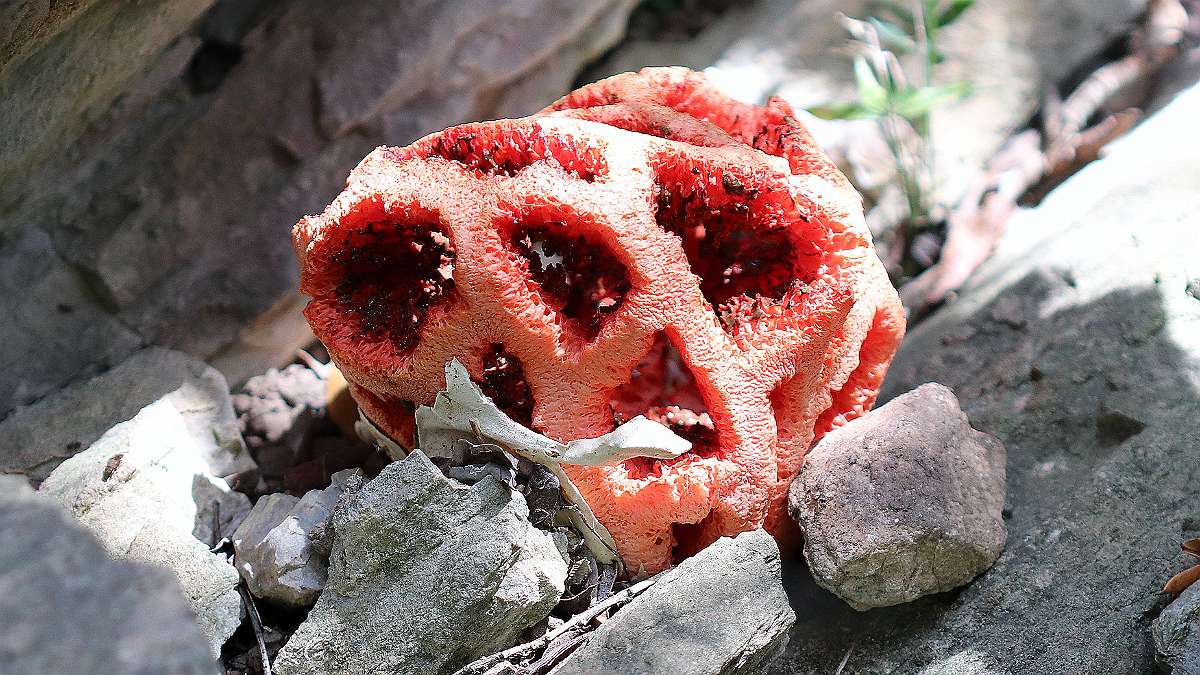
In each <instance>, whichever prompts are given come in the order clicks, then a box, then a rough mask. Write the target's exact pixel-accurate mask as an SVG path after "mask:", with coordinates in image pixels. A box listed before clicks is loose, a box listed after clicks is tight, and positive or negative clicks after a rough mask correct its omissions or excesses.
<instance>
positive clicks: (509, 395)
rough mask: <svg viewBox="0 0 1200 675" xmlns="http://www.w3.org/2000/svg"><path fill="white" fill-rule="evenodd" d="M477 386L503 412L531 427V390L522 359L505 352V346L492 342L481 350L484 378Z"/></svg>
mask: <svg viewBox="0 0 1200 675" xmlns="http://www.w3.org/2000/svg"><path fill="white" fill-rule="evenodd" d="M478 384H479V388H480V389H482V390H483V393H484V394H485V395H487V397H488V398H490V399H492V401H493V402H494V403H495V404H496V407H498V408H500V409H501V410H503V411H504V414H506V415H508V416H509V417H511V418H512V419H513V420H515V421H517V422H520V423H521V424H524V425H525V426H527V427H531V426H533V393H532V392H531V391H530V389H529V382H528V381H527V380H526V379H525V369H524V368H523V367H522V366H521V361H520V359H518V358H517V357H515V356H513V355H512V354H510V353H508V352H506V351H504V345H498V344H494V345H491V346H490V347H488V348H487V350H486V351H484V353H483V379H481V380H480V381H479V383H478Z"/></svg>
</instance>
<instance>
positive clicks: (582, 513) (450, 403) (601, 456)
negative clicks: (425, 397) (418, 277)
mask: <svg viewBox="0 0 1200 675" xmlns="http://www.w3.org/2000/svg"><path fill="white" fill-rule="evenodd" d="M416 424H417V445H418V446H420V447H421V448H422V449H424V450H425V451H426V452H427V453H430V452H434V453H441V452H446V451H448V450H449V449H450V448H451V446H452V445H453V444H454V443H455V442H457V441H459V440H461V439H466V440H468V441H471V442H474V443H483V442H488V443H495V444H497V445H499V446H501V447H503V448H506V449H507V450H509V451H511V452H512V453H514V454H517V455H520V456H522V457H524V458H526V459H528V460H530V461H532V462H537V463H538V464H541V465H543V466H545V467H546V468H548V469H549V470H550V471H552V472H553V473H554V475H555V476H556V477H557V478H558V481H559V484H560V486H561V488H562V493H563V497H564V499H566V501H567V502H568V503H569V504H570V506H571V508H570V509H569V511H568V514H569V517H570V518H571V520H572V524H573V525H574V526H575V528H576V529H577V530H579V533H580V534H581V535H582V536H583V538H584V541H585V542H586V543H587V546H588V550H589V551H590V552H591V553H592V555H593V556H594V557H595V558H596V560H597V561H598V562H600V563H602V564H612V565H617V566H620V564H621V557H620V555H619V554H618V552H617V547H616V543H615V542H614V541H613V538H612V535H611V534H610V533H609V532H608V530H607V529H606V528H605V527H604V525H603V524H601V523H600V521H599V520H598V519H597V518H596V515H595V513H593V512H592V509H591V508H590V507H589V506H588V504H587V501H585V500H584V498H583V495H582V494H580V493H579V490H578V489H577V488H576V487H575V485H574V484H573V483H572V482H571V479H570V478H568V477H567V474H566V472H564V471H563V470H562V467H561V466H559V465H560V464H563V463H568V464H581V465H586V466H605V465H612V464H617V463H619V462H622V461H624V460H626V459H630V458H632V457H654V458H659V459H670V458H673V457H678V456H679V455H680V454H682V453H684V452H687V451H688V450H689V449H690V448H691V447H692V445H691V443H689V442H688V441H687V440H685V439H683V438H681V437H680V436H678V435H677V434H676V433H675V432H673V431H671V430H670V429H668V428H667V427H665V426H663V425H662V424H659V423H658V422H654V421H652V420H649V419H646V418H645V417H642V416H640V415H639V416H638V417H636V418H634V419H633V420H630V421H629V422H627V423H625V424H623V425H621V426H620V427H617V428H616V429H615V430H613V431H611V432H609V433H607V434H605V435H603V436H600V437H598V438H589V439H580V440H575V441H571V442H570V443H566V444H563V443H560V442H558V441H556V440H554V439H552V438H548V437H546V436H543V435H542V434H539V433H537V432H536V431H534V430H532V429H530V428H528V427H526V426H524V425H522V424H520V423H518V422H516V421H514V420H513V419H512V418H510V417H509V416H508V415H506V414H504V412H503V411H502V410H500V409H499V408H498V407H496V404H495V403H493V402H492V400H491V399H490V398H488V397H487V396H485V395H484V394H483V391H482V390H481V389H480V388H479V386H478V385H476V384H475V383H474V382H472V381H471V376H470V374H469V373H467V369H466V368H465V367H463V365H462V364H461V363H459V361H458V360H457V359H452V360H451V361H450V362H449V363H447V364H446V389H445V390H444V391H442V392H439V393H438V395H437V398H436V399H434V402H433V405H432V406H420V407H418V408H417V411H416Z"/></svg>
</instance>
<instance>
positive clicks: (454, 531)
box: [275, 452, 567, 675]
mask: <svg viewBox="0 0 1200 675" xmlns="http://www.w3.org/2000/svg"><path fill="white" fill-rule="evenodd" d="M333 526H334V539H333V552H332V554H331V556H330V568H329V580H328V582H327V584H326V586H325V590H324V591H323V592H322V593H321V597H320V599H318V600H317V604H316V606H315V607H313V609H312V611H311V612H309V615H308V619H306V620H305V622H304V623H303V624H301V625H300V628H299V629H298V630H297V631H296V633H295V634H294V635H293V636H292V638H291V640H290V641H289V642H288V643H287V644H286V645H285V646H284V648H283V649H282V650H281V651H280V652H279V656H278V659H277V660H276V662H275V669H276V672H279V673H282V674H284V675H287V674H290V673H323V672H334V671H336V672H343V673H369V672H380V671H386V672H389V673H451V672H453V671H454V670H455V669H457V668H459V667H461V666H463V665H465V664H466V663H469V662H470V661H473V660H474V659H476V658H478V657H480V656H483V655H485V654H490V653H492V652H494V651H498V650H499V649H502V648H504V647H506V646H508V645H509V644H511V643H513V642H515V641H516V639H517V637H518V636H519V635H520V634H521V632H522V631H523V630H525V629H526V628H528V627H529V626H532V625H533V624H535V623H537V622H538V621H541V620H542V619H544V618H545V617H546V616H547V615H548V614H549V613H550V610H551V609H552V608H553V607H554V605H555V604H557V602H558V600H559V597H560V596H561V594H562V592H563V584H564V579H565V577H566V573H567V569H566V563H565V561H564V560H563V559H562V556H561V555H559V553H558V550H557V549H556V547H555V545H554V542H553V540H552V539H551V537H550V535H549V534H547V533H545V532H542V531H540V530H537V529H535V528H534V527H532V526H531V525H530V524H529V520H528V512H527V510H526V506H525V500H524V499H523V498H522V497H521V495H520V493H519V492H514V491H512V490H510V489H508V488H507V487H505V486H503V485H501V484H500V483H498V482H496V481H495V480H494V479H490V478H489V479H485V480H482V481H480V482H479V483H477V484H476V485H474V486H472V487H466V486H463V485H461V484H459V483H456V482H454V481H451V480H449V479H447V478H446V477H444V476H443V475H442V474H441V472H440V471H438V469H437V467H435V466H434V465H433V464H432V463H431V462H430V461H429V460H428V459H427V458H426V457H425V455H423V454H422V453H420V452H413V453H410V454H409V456H408V457H407V458H406V459H403V460H400V461H398V462H394V463H392V464H390V465H389V466H388V467H386V468H385V469H384V470H383V472H382V473H380V474H379V476H378V477H376V478H375V479H374V480H372V481H371V482H370V483H367V485H366V486H364V487H363V488H362V490H360V491H359V492H358V493H357V494H356V495H355V496H354V497H353V498H352V499H351V500H350V501H349V502H348V503H347V504H346V505H345V507H344V508H339V509H337V514H336V515H335V517H334V525H333Z"/></svg>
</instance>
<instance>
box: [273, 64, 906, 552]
mask: <svg viewBox="0 0 1200 675" xmlns="http://www.w3.org/2000/svg"><path fill="white" fill-rule="evenodd" d="M294 236H295V243H296V250H297V253H298V255H299V257H300V261H301V273H302V274H301V288H302V290H303V291H304V292H305V293H307V294H309V295H310V296H311V297H312V301H311V302H310V303H309V306H308V308H307V309H306V315H307V316H308V318H309V322H310V324H311V325H312V327H313V330H314V332H315V333H316V334H317V336H318V337H320V338H321V340H322V341H324V342H325V344H326V346H327V347H328V348H329V351H330V353H331V354H332V356H333V358H334V360H335V361H336V362H337V364H338V366H339V367H340V368H341V369H342V371H343V373H344V374H345V375H346V377H347V379H348V380H349V382H350V385H351V392H352V393H353V394H354V395H355V397H356V398H357V399H358V401H359V403H360V405H361V406H362V408H363V411H364V412H365V413H366V414H367V415H368V416H369V417H371V419H372V420H374V421H375V422H376V423H377V425H378V426H379V427H380V428H381V429H383V430H384V431H385V432H387V433H389V434H390V435H392V436H393V437H394V438H396V439H397V440H398V441H400V442H402V443H411V442H412V410H413V408H414V406H415V405H420V404H429V403H431V402H432V401H433V398H434V396H435V395H436V394H437V392H438V390H440V389H441V388H442V386H443V377H442V370H443V367H444V365H445V363H446V362H447V361H448V360H449V359H451V358H458V359H459V360H461V361H462V362H463V363H464V364H465V365H466V366H467V368H468V370H470V372H471V374H472V377H474V378H475V379H476V381H477V382H479V383H480V385H481V387H482V388H483V390H484V392H485V393H486V394H487V395H488V396H490V397H492V399H493V400H495V401H496V403H497V405H499V406H500V407H501V408H502V409H503V410H505V412H507V413H508V414H509V415H510V416H511V417H512V418H513V419H515V420H517V421H520V422H522V423H523V424H526V425H529V426H531V427H533V428H535V429H537V430H539V431H541V432H543V433H546V434H548V435H550V436H553V437H556V438H559V439H562V440H569V439H573V438H581V437H590V436H596V435H599V434H601V433H604V432H607V431H610V430H611V429H613V428H614V427H615V426H616V425H619V424H622V423H623V422H625V421H626V420H628V419H630V418H632V417H633V416H636V415H639V414H640V415H646V416H647V417H649V418H651V419H655V420H657V421H659V422H662V423H663V424H665V425H667V426H668V427H670V428H671V429H673V430H674V431H675V432H676V433H678V434H679V435H680V436H683V437H684V438H687V439H688V440H690V441H691V442H692V444H693V447H692V450H691V451H689V452H687V453H685V454H684V455H682V456H680V457H678V458H676V459H673V460H670V461H660V460H651V459H647V458H635V459H631V460H628V461H626V462H623V463H621V464H620V465H617V466H611V467H591V468H589V467H567V470H568V473H570V475H571V477H572V479H573V481H574V482H575V483H576V484H577V486H578V487H579V489H580V492H581V493H582V494H583V495H584V497H585V498H586V499H587V500H588V503H589V504H590V505H591V507H592V508H593V510H594V511H595V512H596V514H597V516H598V517H599V518H600V520H601V521H602V522H603V523H604V525H605V526H606V527H607V528H608V529H609V531H610V532H611V533H612V534H613V537H614V539H615V540H616V541H617V544H618V547H619V548H620V550H621V553H622V555H623V556H624V558H625V561H626V563H627V564H628V566H629V567H630V568H631V569H632V570H635V571H636V570H638V569H639V568H644V569H645V570H646V571H647V572H655V571H658V570H660V569H662V568H664V567H665V566H667V565H669V564H671V563H672V562H676V561H678V560H679V559H681V558H682V557H685V556H687V555H691V554H692V553H695V552H696V551H697V550H699V549H701V548H703V547H704V546H706V545H707V544H708V543H711V542H712V541H713V540H714V539H715V538H717V537H719V536H722V535H731V534H735V533H737V532H740V531H743V530H747V529H752V528H755V527H760V526H765V527H767V528H768V529H769V530H771V531H772V532H774V533H775V534H776V535H777V536H778V537H780V538H782V539H784V540H786V539H788V538H789V537H790V536H792V535H793V533H792V532H791V531H790V529H789V527H790V526H789V522H790V521H789V519H787V518H786V517H783V512H784V501H785V497H786V489H787V485H788V483H789V482H790V480H791V478H792V477H793V476H794V475H795V472H796V471H797V470H798V469H799V467H800V465H801V463H802V462H803V458H804V454H805V452H806V451H807V450H808V448H809V447H810V446H811V444H812V443H813V442H814V441H815V439H817V438H819V437H820V435H821V434H823V433H825V432H826V431H828V430H829V429H830V428H832V427H835V426H837V425H839V424H843V423H845V422H846V421H848V420H850V419H853V418H854V417H856V416H858V415H861V414H862V413H863V412H864V411H866V410H867V409H869V408H870V406H871V404H872V403H873V402H874V399H875V396H876V393H877V392H878V388H879V385H880V383H881V382H882V379H883V376H884V373H885V372H886V370H887V365H888V363H889V362H890V360H891V358H892V355H893V354H894V352H895V349H896V346H897V344H898V343H899V340H900V337H901V335H902V334H903V330H904V321H903V316H902V313H901V310H900V306H899V302H898V299H897V297H896V292H895V290H894V289H893V288H892V287H891V285H890V283H889V282H888V280H887V276H886V274H885V273H884V271H883V268H882V265H881V264H880V263H879V261H878V259H877V258H876V256H875V255H874V251H873V250H872V246H871V240H870V235H869V234H868V232H867V230H866V228H865V225H864V224H863V219H862V211H861V204H860V200H859V198H858V195H857V194H856V193H855V192H854V191H853V189H852V188H850V186H849V184H848V183H847V182H846V180H845V178H844V177H843V176H842V175H841V174H840V173H838V171H837V170H836V169H835V168H834V167H833V166H832V165H831V164H830V163H829V161H828V159H827V158H826V157H825V156H824V155H823V154H822V153H821V152H820V150H819V149H817V148H816V146H815V144H814V143H813V142H812V139H811V137H810V136H809V135H808V133H807V131H806V130H805V129H804V128H803V127H802V126H801V125H800V124H799V123H797V122H796V121H795V120H794V119H793V118H792V116H791V110H790V108H788V106H787V105H786V104H785V103H783V102H781V101H778V100H772V101H771V102H769V103H768V104H767V105H766V106H763V107H758V106H751V105H746V104H742V103H738V102H736V101H733V100H731V99H729V98H727V97H725V96H724V95H722V94H720V93H719V92H717V91H716V90H715V89H713V88H712V87H711V86H710V85H709V84H708V83H707V81H706V80H705V79H704V78H703V76H700V75H698V74H696V73H692V72H690V71H687V70H685V69H680V68H651V69H646V70H643V71H642V72H640V73H627V74H625V75H619V76H616V77H613V78H610V79H608V80H603V81H601V82H597V83H595V84H592V85H589V86H586V87H583V88H582V89H579V90H577V91H575V92H573V93H572V94H570V95H568V96H567V97H565V98H563V99H562V100H560V101H558V102H557V103H555V104H554V105H552V106H550V107H549V108H547V109H546V110H544V111H542V112H541V113H538V114H537V115H534V116H532V117H528V118H524V119H519V120H499V121H495V122H485V123H478V124H468V125H462V126H459V127H454V128H451V129H447V130H445V131H443V132H439V133H437V134H433V135H431V136H428V137H426V138H424V139H422V140H420V141H418V142H416V143H414V144H413V145H411V146H408V147H406V148H380V149H378V150H376V151H375V152H373V153H372V154H371V155H369V156H368V157H367V158H366V159H364V160H363V162H362V164H361V165H360V166H359V167H358V168H357V169H356V170H355V171H354V173H353V174H352V175H351V177H350V180H349V182H348V186H347V188H346V190H345V192H343V193H342V194H341V195H340V196H339V197H338V198H337V200H335V201H334V202H333V203H332V204H331V205H330V206H329V207H328V208H327V209H326V211H325V213H323V214H321V215H319V216H314V217H311V218H307V219H305V220H303V221H301V222H300V223H299V224H298V225H297V226H296V230H295V235H294Z"/></svg>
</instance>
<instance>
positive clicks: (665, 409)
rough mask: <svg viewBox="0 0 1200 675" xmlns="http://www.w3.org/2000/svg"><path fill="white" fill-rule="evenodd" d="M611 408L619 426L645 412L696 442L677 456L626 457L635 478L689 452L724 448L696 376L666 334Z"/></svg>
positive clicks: (659, 337)
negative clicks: (629, 458) (654, 457)
mask: <svg viewBox="0 0 1200 675" xmlns="http://www.w3.org/2000/svg"><path fill="white" fill-rule="evenodd" d="M609 406H610V407H611V408H612V411H613V421H614V422H615V423H616V424H617V425H618V426H619V425H621V424H623V423H625V422H626V421H628V420H630V419H632V418H634V417H636V416H638V415H645V416H646V417H647V418H648V419H652V420H654V421H656V422H660V423H662V424H664V425H666V426H667V427H669V428H670V429H671V431H674V432H675V433H677V434H679V435H680V436H682V437H683V438H686V439H687V440H689V441H691V443H692V449H691V450H690V451H688V452H687V453H685V454H683V455H681V457H680V458H677V459H675V460H666V461H664V460H658V459H650V458H647V457H635V458H634V459H631V460H628V461H627V462H626V464H625V467H626V469H627V470H628V471H629V475H630V477H631V478H644V477H646V476H648V475H651V474H653V473H656V472H658V471H661V470H662V468H663V467H664V466H669V465H671V464H672V463H673V462H676V461H680V460H681V459H682V458H685V457H688V456H689V455H695V456H700V457H706V456H709V455H712V454H714V453H716V452H717V451H718V449H719V447H720V442H719V438H718V434H717V429H716V426H715V425H714V423H713V420H712V417H711V415H709V412H708V404H706V403H705V401H704V397H703V395H702V394H701V393H700V388H699V387H697V386H696V379H695V377H694V376H693V375H692V371H691V369H690V368H688V366H687V364H686V363H684V361H683V357H682V356H681V355H680V354H679V350H677V349H676V348H675V346H674V345H672V344H671V341H670V340H669V339H668V338H667V336H666V334H665V333H662V332H659V333H658V335H657V336H656V337H655V340H654V344H653V345H652V346H651V347H650V350H649V351H648V352H646V355H645V356H643V357H642V360H641V361H640V362H638V365H637V366H636V367H634V369H633V373H632V374H631V375H630V378H629V381H628V382H626V383H625V384H623V385H621V386H620V387H617V388H616V389H615V390H614V391H613V394H612V398H611V399H610V400H609Z"/></svg>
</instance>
